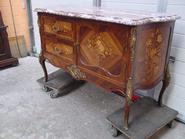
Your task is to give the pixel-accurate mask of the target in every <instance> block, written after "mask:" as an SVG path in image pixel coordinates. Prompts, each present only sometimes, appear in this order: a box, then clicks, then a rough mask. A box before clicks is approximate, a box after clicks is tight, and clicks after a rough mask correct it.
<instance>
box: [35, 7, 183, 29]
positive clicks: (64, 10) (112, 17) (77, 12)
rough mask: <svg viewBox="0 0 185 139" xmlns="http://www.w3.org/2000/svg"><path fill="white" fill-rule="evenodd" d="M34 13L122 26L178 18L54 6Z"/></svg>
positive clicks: (96, 8)
mask: <svg viewBox="0 0 185 139" xmlns="http://www.w3.org/2000/svg"><path fill="white" fill-rule="evenodd" d="M35 11H36V12H44V13H51V14H56V15H62V16H68V17H77V18H83V19H93V20H98V21H106V22H112V23H119V24H124V25H142V24H147V23H152V22H167V21H174V20H176V19H179V18H180V17H179V16H178V15H176V14H167V13H151V12H148V11H131V10H130V11H129V10H116V11H115V9H114V10H113V9H108V8H100V7H88V8H82V7H77V6H56V7H51V8H36V9H35Z"/></svg>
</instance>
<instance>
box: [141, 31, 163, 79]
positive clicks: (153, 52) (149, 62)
mask: <svg viewBox="0 0 185 139" xmlns="http://www.w3.org/2000/svg"><path fill="white" fill-rule="evenodd" d="M145 47H146V49H145V53H146V56H145V57H146V58H145V60H144V64H145V67H146V71H144V72H145V74H146V75H147V76H144V77H143V79H142V81H143V82H146V81H148V80H151V77H155V76H158V75H159V72H160V69H161V68H160V66H161V64H162V59H161V58H162V54H163V48H164V43H163V34H162V32H161V31H160V30H159V29H155V30H154V31H152V32H151V34H150V35H149V36H148V38H147V40H146V43H145Z"/></svg>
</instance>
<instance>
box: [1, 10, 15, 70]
mask: <svg viewBox="0 0 185 139" xmlns="http://www.w3.org/2000/svg"><path fill="white" fill-rule="evenodd" d="M6 28H7V26H5V25H4V23H3V19H2V16H1V12H0V68H2V67H5V66H8V65H12V64H14V65H17V64H18V60H17V58H13V57H12V56H11V52H10V46H9V42H8V34H7V32H6Z"/></svg>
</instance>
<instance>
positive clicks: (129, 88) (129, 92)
mask: <svg viewBox="0 0 185 139" xmlns="http://www.w3.org/2000/svg"><path fill="white" fill-rule="evenodd" d="M132 94H133V80H132V78H131V77H130V78H129V79H128V81H127V92H126V95H127V97H126V99H127V102H128V104H131V103H132Z"/></svg>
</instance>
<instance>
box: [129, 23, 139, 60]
mask: <svg viewBox="0 0 185 139" xmlns="http://www.w3.org/2000/svg"><path fill="white" fill-rule="evenodd" d="M136 33H137V32H136V27H133V28H132V29H131V38H130V41H131V43H130V44H131V45H130V47H131V57H130V59H131V61H132V62H133V61H134V58H135V46H136V35H137V34H136Z"/></svg>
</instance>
